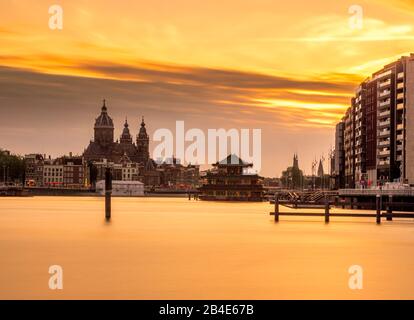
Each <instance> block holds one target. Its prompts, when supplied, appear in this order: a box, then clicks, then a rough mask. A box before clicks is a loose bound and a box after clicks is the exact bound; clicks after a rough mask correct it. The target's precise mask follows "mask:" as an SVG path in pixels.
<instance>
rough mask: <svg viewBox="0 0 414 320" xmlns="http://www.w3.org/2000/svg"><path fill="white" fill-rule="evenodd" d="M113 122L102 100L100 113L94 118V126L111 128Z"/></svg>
mask: <svg viewBox="0 0 414 320" xmlns="http://www.w3.org/2000/svg"><path fill="white" fill-rule="evenodd" d="M113 127H114V123H113V121H112V118H111V117H110V116H109V115H108V109H107V107H106V105H105V100H104V101H103V106H102V109H101V114H100V115H99V117H98V118H96V120H95V128H113Z"/></svg>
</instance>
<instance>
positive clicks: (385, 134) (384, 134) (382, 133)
mask: <svg viewBox="0 0 414 320" xmlns="http://www.w3.org/2000/svg"><path fill="white" fill-rule="evenodd" d="M378 135H379V136H380V137H385V136H389V135H390V130H384V131H380V132H379V133H378Z"/></svg>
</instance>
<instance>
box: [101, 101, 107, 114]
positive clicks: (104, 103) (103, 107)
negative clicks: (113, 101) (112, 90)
mask: <svg viewBox="0 0 414 320" xmlns="http://www.w3.org/2000/svg"><path fill="white" fill-rule="evenodd" d="M107 111H108V109H107V108H106V100H105V99H103V100H102V112H107Z"/></svg>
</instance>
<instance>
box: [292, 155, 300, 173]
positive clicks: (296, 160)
mask: <svg viewBox="0 0 414 320" xmlns="http://www.w3.org/2000/svg"><path fill="white" fill-rule="evenodd" d="M292 167H293V168H296V169H299V160H298V155H297V154H296V153H295V154H294V155H293V166H292Z"/></svg>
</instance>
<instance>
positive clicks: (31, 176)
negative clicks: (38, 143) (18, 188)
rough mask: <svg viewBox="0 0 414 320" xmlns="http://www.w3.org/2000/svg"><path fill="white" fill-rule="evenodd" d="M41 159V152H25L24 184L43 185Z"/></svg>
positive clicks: (42, 157) (42, 159)
mask: <svg viewBox="0 0 414 320" xmlns="http://www.w3.org/2000/svg"><path fill="white" fill-rule="evenodd" d="M43 161H44V156H43V155H41V154H27V155H25V157H24V162H25V166H26V168H25V185H26V186H42V185H43V179H44V177H43Z"/></svg>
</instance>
